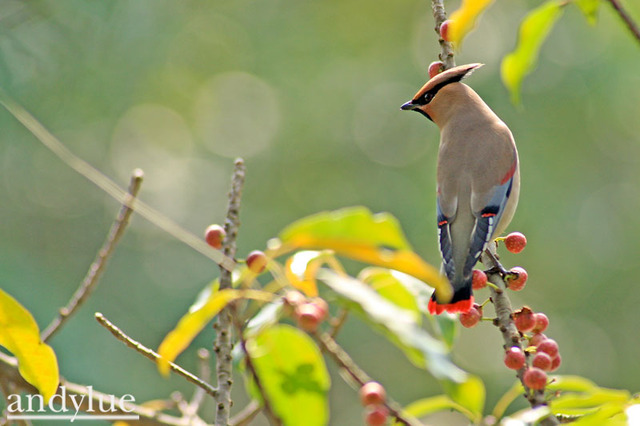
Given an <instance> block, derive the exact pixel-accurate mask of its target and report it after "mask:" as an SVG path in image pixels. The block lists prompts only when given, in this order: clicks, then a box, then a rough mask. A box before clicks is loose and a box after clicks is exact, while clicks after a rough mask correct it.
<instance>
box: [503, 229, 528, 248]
mask: <svg viewBox="0 0 640 426" xmlns="http://www.w3.org/2000/svg"><path fill="white" fill-rule="evenodd" d="M504 246H505V247H506V248H507V250H509V251H510V252H511V253H520V252H521V251H522V250H524V248H525V247H526V246H527V237H525V236H524V234H521V233H520V232H512V233H510V234H509V235H507V236H506V237H505V239H504Z"/></svg>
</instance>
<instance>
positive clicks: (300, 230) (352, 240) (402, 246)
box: [279, 207, 452, 300]
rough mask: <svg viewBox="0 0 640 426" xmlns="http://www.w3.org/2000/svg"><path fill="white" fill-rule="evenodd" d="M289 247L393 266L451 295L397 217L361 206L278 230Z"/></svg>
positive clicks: (322, 215)
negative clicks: (415, 250)
mask: <svg viewBox="0 0 640 426" xmlns="http://www.w3.org/2000/svg"><path fill="white" fill-rule="evenodd" d="M279 237H280V240H281V241H282V244H283V245H284V246H286V247H287V248H288V249H328V250H333V251H334V252H335V253H337V254H339V255H342V256H345V257H349V258H351V259H354V260H358V261H361V262H365V263H369V264H372V265H376V266H383V267H385V268H389V269H395V270H398V271H400V272H404V273H406V274H409V275H412V276H414V277H416V278H418V279H420V280H422V281H425V282H426V283H428V284H430V285H431V286H432V287H434V288H435V289H436V290H437V291H438V294H439V295H440V297H441V298H442V300H448V299H449V298H450V297H451V294H452V292H451V286H450V285H449V281H448V280H447V279H446V278H445V277H444V276H442V275H440V272H439V271H438V269H436V268H435V267H433V266H431V265H430V264H428V263H427V262H425V261H424V260H423V259H422V258H421V257H420V256H418V255H417V254H416V253H415V252H413V251H412V249H411V246H410V245H409V243H408V242H407V240H406V238H405V236H404V234H403V232H402V229H401V228H400V225H399V224H398V222H397V220H396V219H395V218H394V217H393V216H391V215H390V214H388V213H378V214H375V215H374V214H372V213H371V212H370V211H369V210H367V209H366V208H364V207H350V208H344V209H340V210H336V211H332V212H322V213H318V214H316V215H313V216H309V217H306V218H304V219H301V220H299V221H297V222H295V223H293V224H291V225H290V226H288V227H287V228H286V229H284V230H283V231H282V232H281V233H280V236H279Z"/></svg>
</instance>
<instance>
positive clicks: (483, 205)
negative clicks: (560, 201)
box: [400, 63, 520, 315]
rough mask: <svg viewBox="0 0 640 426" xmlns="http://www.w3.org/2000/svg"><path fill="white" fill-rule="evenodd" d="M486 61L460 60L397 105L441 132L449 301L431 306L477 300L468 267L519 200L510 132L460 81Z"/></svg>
mask: <svg viewBox="0 0 640 426" xmlns="http://www.w3.org/2000/svg"><path fill="white" fill-rule="evenodd" d="M483 65H484V64H479V63H474V64H467V65H460V66H457V67H453V68H450V69H448V70H445V71H443V72H441V73H440V74H437V75H435V76H434V77H432V78H431V79H430V80H429V81H427V83H426V84H425V85H424V86H422V88H421V89H420V90H419V91H418V92H417V93H416V94H415V96H414V97H413V99H411V100H410V101H408V102H406V103H404V104H403V105H402V106H401V107H400V109H402V110H406V111H416V112H418V113H420V114H422V115H423V116H425V117H426V118H428V119H429V120H431V121H432V122H434V123H435V124H436V125H437V126H438V128H439V129H440V145H439V149H438V160H437V173H436V174H437V186H436V211H437V226H438V241H439V246H440V254H441V256H442V272H443V274H444V275H446V276H447V278H448V279H449V282H450V283H451V286H452V288H453V296H452V297H451V299H450V300H444V298H443V297H439V296H438V294H437V292H436V291H434V293H433V294H432V295H431V299H430V300H429V303H428V310H429V312H430V313H431V314H432V315H434V314H435V315H439V314H441V313H443V312H449V313H456V312H459V313H465V312H469V311H470V310H471V308H472V307H473V305H474V299H473V290H472V277H473V268H474V266H475V264H476V263H477V262H478V259H479V257H480V255H481V254H482V252H483V251H484V250H485V248H486V247H487V245H488V244H489V242H491V241H493V239H494V238H497V237H498V236H500V234H502V232H504V230H505V229H506V228H507V226H508V225H509V223H510V222H511V219H512V218H513V215H514V213H515V211H516V207H517V205H518V197H519V195H520V165H519V158H518V151H517V148H516V144H515V140H514V138H513V135H512V133H511V130H509V128H508V127H507V125H506V124H505V123H504V122H503V121H502V120H501V119H500V118H499V117H498V116H497V115H496V114H495V113H494V112H493V111H492V110H491V108H490V107H489V106H488V105H487V104H486V103H485V102H484V101H483V100H482V98H480V96H479V95H478V94H477V93H476V92H475V91H474V90H473V89H472V88H471V87H469V86H468V85H466V84H464V83H462V79H464V78H465V77H468V76H469V75H470V74H471V73H472V72H473V71H474V70H476V69H477V68H480V67H481V66H483Z"/></svg>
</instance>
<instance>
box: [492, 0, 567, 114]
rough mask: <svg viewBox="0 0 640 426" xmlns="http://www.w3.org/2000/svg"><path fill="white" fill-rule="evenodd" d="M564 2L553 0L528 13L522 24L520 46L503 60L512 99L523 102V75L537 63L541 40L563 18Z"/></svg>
mask: <svg viewBox="0 0 640 426" xmlns="http://www.w3.org/2000/svg"><path fill="white" fill-rule="evenodd" d="M562 11H563V3H561V2H559V1H557V0H550V1H547V2H546V3H544V4H543V5H541V6H539V7H537V8H536V9H534V10H532V11H531V12H529V14H528V15H527V16H526V17H525V18H524V19H523V21H522V23H521V24H520V31H519V37H518V45H517V47H516V49H515V50H514V51H513V52H511V53H509V54H508V55H507V56H506V57H505V58H504V59H503V60H502V69H501V71H502V81H503V82H504V85H505V86H506V87H507V89H509V91H510V92H511V100H512V102H513V103H515V104H519V103H520V87H521V86H522V81H523V80H524V77H525V76H526V75H527V74H529V73H530V72H531V71H532V70H533V68H534V67H535V65H536V62H537V60H538V54H539V52H540V47H541V46H542V43H543V42H544V40H545V39H546V38H547V36H548V35H549V32H550V31H551V28H553V25H554V24H555V22H556V21H557V20H558V18H560V16H561V14H562Z"/></svg>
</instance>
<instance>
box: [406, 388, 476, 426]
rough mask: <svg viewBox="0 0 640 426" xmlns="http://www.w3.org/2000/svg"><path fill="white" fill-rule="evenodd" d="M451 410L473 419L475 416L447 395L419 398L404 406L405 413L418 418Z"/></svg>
mask: <svg viewBox="0 0 640 426" xmlns="http://www.w3.org/2000/svg"><path fill="white" fill-rule="evenodd" d="M449 410H456V411H458V412H460V413H462V414H464V415H465V416H467V418H469V419H473V417H474V415H473V414H472V413H471V412H470V411H469V410H467V409H466V408H464V407H463V406H461V405H460V404H457V403H455V402H454V401H453V400H452V399H451V398H449V397H448V396H446V395H438V396H433V397H431V398H424V399H419V400H417V401H414V402H412V403H411V404H409V405H407V406H406V407H405V408H404V412H405V413H407V414H408V415H410V416H413V417H416V418H423V417H427V416H429V415H431V414H435V413H437V412H440V411H449ZM399 424H400V423H398V422H396V425H399Z"/></svg>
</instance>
